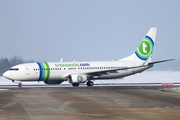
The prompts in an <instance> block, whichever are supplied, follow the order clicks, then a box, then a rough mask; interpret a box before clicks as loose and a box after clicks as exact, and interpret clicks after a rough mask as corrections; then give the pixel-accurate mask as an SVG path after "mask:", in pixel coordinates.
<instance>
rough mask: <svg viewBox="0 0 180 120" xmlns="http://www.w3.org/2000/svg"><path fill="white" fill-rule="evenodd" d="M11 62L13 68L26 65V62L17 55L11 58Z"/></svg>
mask: <svg viewBox="0 0 180 120" xmlns="http://www.w3.org/2000/svg"><path fill="white" fill-rule="evenodd" d="M9 62H10V64H11V66H14V65H17V64H21V63H24V60H23V59H22V58H21V57H18V56H16V55H15V56H14V57H12V58H10V60H9Z"/></svg>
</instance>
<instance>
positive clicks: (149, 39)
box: [119, 27, 157, 63]
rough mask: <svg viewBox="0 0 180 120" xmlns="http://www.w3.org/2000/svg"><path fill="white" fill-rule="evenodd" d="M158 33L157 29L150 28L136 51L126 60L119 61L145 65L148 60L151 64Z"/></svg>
mask: <svg viewBox="0 0 180 120" xmlns="http://www.w3.org/2000/svg"><path fill="white" fill-rule="evenodd" d="M156 31H157V28H156V27H152V28H150V30H149V32H148V33H147V34H146V36H145V37H144V39H143V40H142V41H141V43H140V45H139V46H138V47H137V49H136V51H135V52H134V53H133V54H132V55H130V56H128V57H126V58H123V59H120V60H119V61H142V63H143V62H145V61H146V60H148V62H150V61H151V58H152V54H153V49H154V43H155V38H156ZM149 57H150V58H149ZM148 58H149V59H148Z"/></svg>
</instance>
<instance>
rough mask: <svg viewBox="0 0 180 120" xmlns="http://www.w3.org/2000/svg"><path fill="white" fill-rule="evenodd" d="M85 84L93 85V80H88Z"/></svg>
mask: <svg viewBox="0 0 180 120" xmlns="http://www.w3.org/2000/svg"><path fill="white" fill-rule="evenodd" d="M86 85H87V86H93V85H94V82H93V81H88V82H87V83H86Z"/></svg>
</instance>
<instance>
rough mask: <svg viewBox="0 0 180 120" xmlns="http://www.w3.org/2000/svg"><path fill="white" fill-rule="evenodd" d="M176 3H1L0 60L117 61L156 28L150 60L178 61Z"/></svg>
mask: <svg viewBox="0 0 180 120" xmlns="http://www.w3.org/2000/svg"><path fill="white" fill-rule="evenodd" d="M179 5H180V0H149V1H147V0H133V1H129V0H0V57H7V58H11V57H13V56H14V55H17V56H20V57H22V58H23V59H25V60H35V61H59V60H60V58H63V59H64V61H72V60H77V61H82V60H83V61H90V60H93V61H96V60H112V59H113V60H118V59H120V58H123V57H126V56H128V55H130V54H132V53H133V52H134V51H135V50H136V48H137V46H138V45H139V43H140V42H141V40H142V39H143V38H144V36H145V35H146V33H147V32H148V30H149V29H150V27H154V26H155V27H157V28H158V31H157V37H156V43H155V49H154V55H153V57H154V58H159V59H161V58H162V59H164V58H180V7H179Z"/></svg>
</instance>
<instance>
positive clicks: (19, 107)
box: [0, 86, 180, 120]
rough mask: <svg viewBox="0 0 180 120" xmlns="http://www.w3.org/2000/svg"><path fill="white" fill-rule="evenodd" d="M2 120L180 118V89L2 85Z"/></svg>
mask: <svg viewBox="0 0 180 120" xmlns="http://www.w3.org/2000/svg"><path fill="white" fill-rule="evenodd" d="M0 89H1V90H0V120H1V119H2V120H72V119H73V120H155V119H158V120H169V119H171V120H179V119H180V114H179V113H180V93H175V92H164V91H160V90H159V88H158V87H122V86H98V87H39V88H38V87H35V88H30V87H23V88H18V87H8V86H4V87H3V88H2V87H1V88H0Z"/></svg>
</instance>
